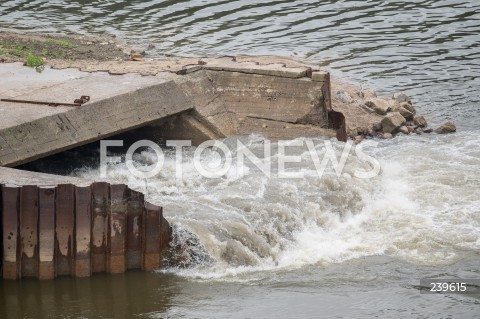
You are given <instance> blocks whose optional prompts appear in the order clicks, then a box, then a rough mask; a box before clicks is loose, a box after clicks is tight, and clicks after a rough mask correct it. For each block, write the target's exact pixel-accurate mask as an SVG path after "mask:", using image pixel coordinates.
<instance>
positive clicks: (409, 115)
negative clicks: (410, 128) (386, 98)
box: [397, 106, 414, 120]
mask: <svg viewBox="0 0 480 319" xmlns="http://www.w3.org/2000/svg"><path fill="white" fill-rule="evenodd" d="M397 112H399V113H400V114H402V116H403V117H404V118H405V119H407V120H413V116H414V114H413V113H412V112H410V111H409V110H407V109H406V108H404V107H403V106H400V107H399V108H398V109H397Z"/></svg>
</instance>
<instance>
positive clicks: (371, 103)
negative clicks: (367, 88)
mask: <svg viewBox="0 0 480 319" xmlns="http://www.w3.org/2000/svg"><path fill="white" fill-rule="evenodd" d="M365 105H366V106H368V107H370V108H372V109H374V110H375V112H376V113H377V114H380V115H385V114H387V112H388V111H390V110H391V105H390V103H389V102H388V101H387V100H384V99H378V98H375V99H370V100H368V101H366V102H365Z"/></svg>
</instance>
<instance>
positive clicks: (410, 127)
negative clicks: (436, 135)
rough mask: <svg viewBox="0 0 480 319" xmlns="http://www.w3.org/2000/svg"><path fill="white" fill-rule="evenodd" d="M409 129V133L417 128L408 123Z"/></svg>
mask: <svg viewBox="0 0 480 319" xmlns="http://www.w3.org/2000/svg"><path fill="white" fill-rule="evenodd" d="M407 129H408V132H409V133H413V132H415V128H414V127H413V126H412V125H408V126H407Z"/></svg>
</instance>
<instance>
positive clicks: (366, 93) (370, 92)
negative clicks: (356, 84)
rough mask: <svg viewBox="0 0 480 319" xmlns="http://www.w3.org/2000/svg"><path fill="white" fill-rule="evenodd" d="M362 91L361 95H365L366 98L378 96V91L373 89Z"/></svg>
mask: <svg viewBox="0 0 480 319" xmlns="http://www.w3.org/2000/svg"><path fill="white" fill-rule="evenodd" d="M360 93H361V97H363V98H364V99H366V100H370V99H375V98H376V97H377V93H376V92H375V91H372V90H364V91H361V92H360Z"/></svg>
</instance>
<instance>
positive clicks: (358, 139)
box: [354, 135, 363, 144]
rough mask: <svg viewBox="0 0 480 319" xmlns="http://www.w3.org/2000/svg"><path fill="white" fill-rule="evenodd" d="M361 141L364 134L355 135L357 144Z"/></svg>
mask: <svg viewBox="0 0 480 319" xmlns="http://www.w3.org/2000/svg"><path fill="white" fill-rule="evenodd" d="M361 141H363V136H361V135H357V136H355V139H354V142H355V144H359V143H360V142H361Z"/></svg>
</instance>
